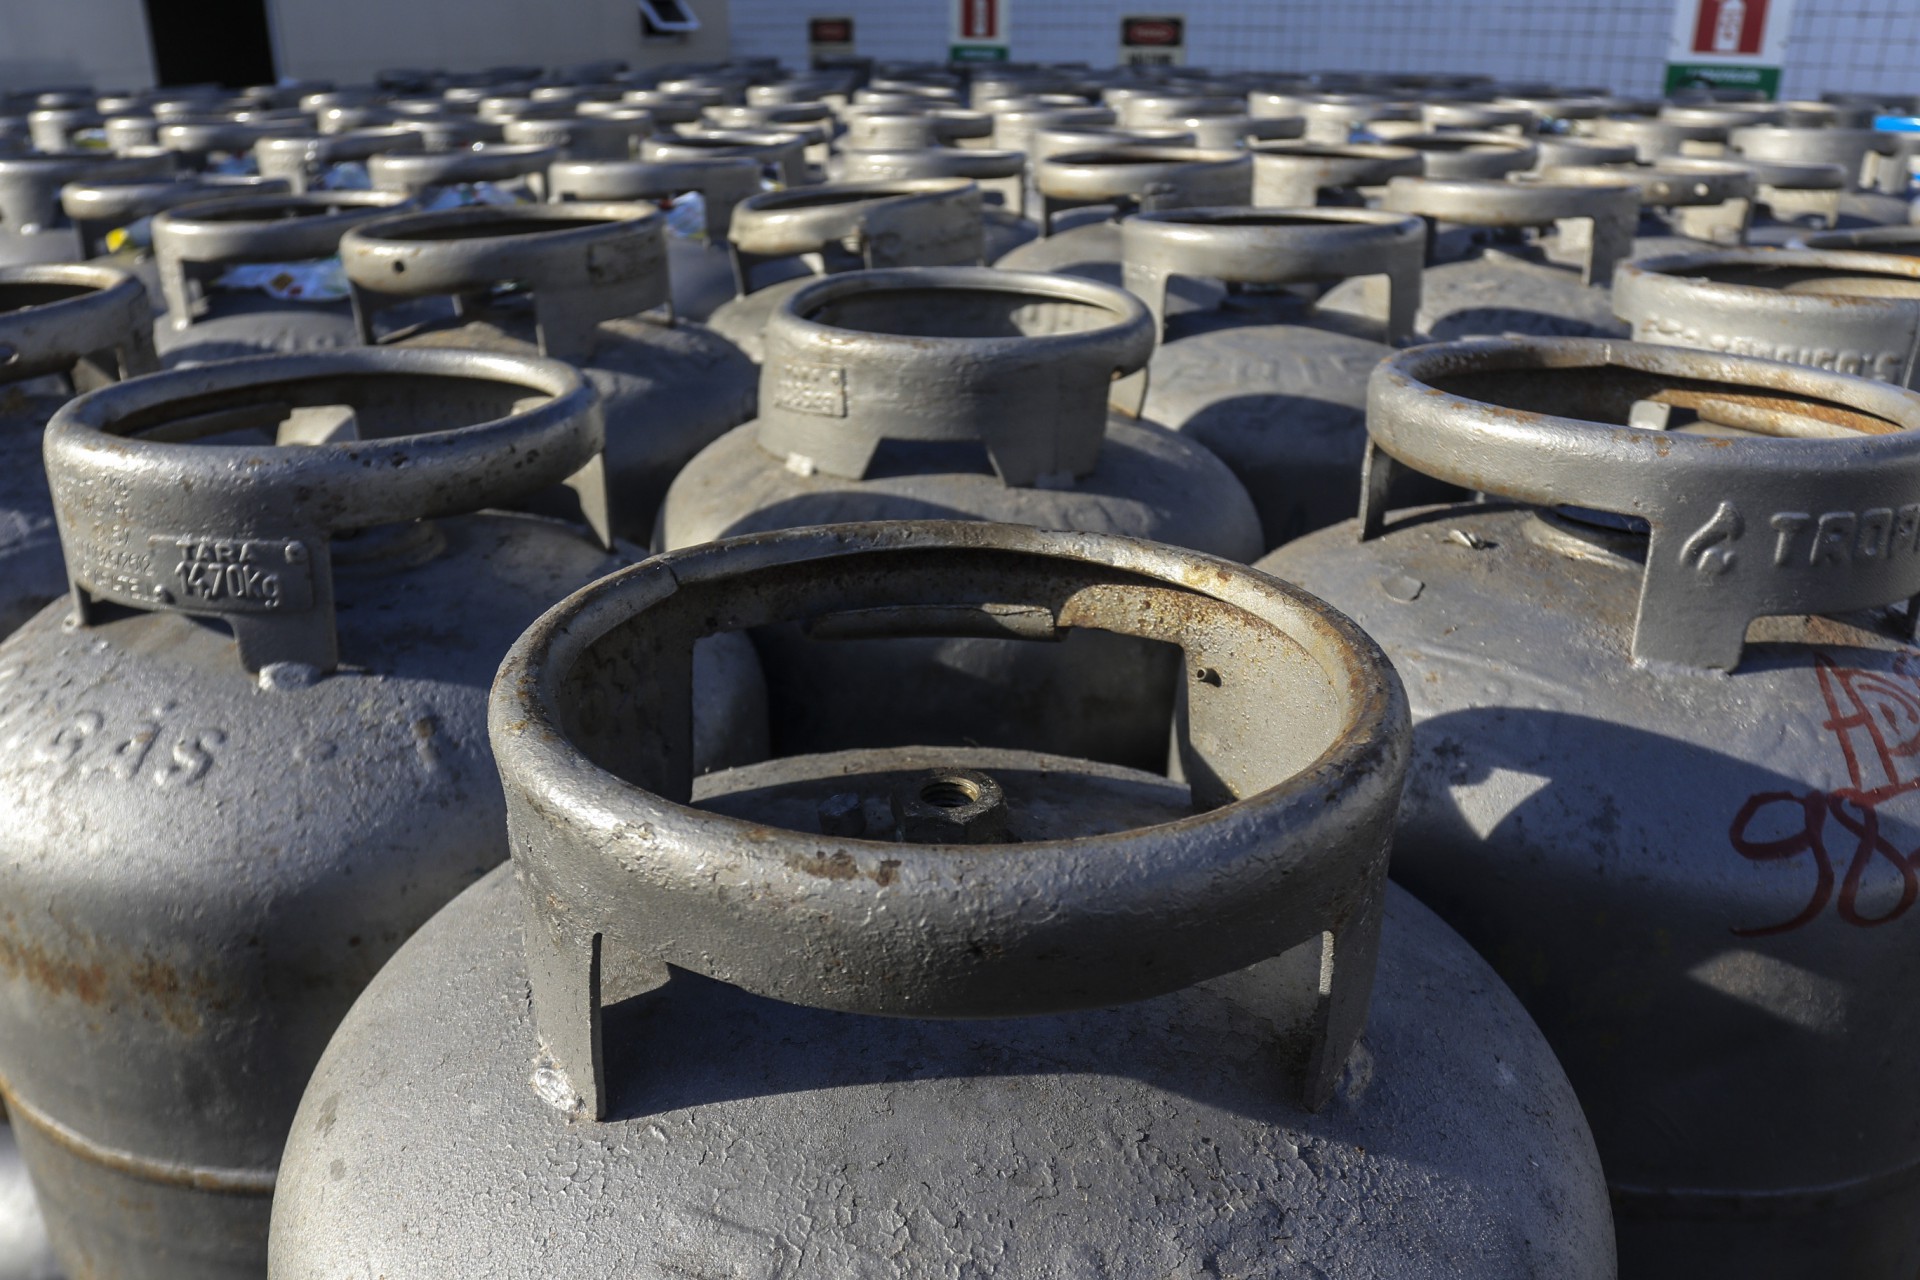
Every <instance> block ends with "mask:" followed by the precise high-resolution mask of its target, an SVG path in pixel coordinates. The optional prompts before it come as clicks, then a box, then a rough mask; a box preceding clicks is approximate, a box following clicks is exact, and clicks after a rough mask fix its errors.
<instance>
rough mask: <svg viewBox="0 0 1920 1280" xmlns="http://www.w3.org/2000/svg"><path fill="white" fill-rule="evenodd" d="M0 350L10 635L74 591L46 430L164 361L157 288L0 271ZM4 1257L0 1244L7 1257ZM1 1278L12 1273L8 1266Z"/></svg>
mask: <svg viewBox="0 0 1920 1280" xmlns="http://www.w3.org/2000/svg"><path fill="white" fill-rule="evenodd" d="M0 351H4V352H5V353H6V360H5V364H4V366H0V636H4V635H7V634H9V633H10V632H12V631H13V630H14V629H15V628H16V627H18V626H20V624H22V623H23V622H25V621H26V620H27V619H28V618H31V617H32V616H33V615H34V614H36V613H38V612H39V611H40V610H41V609H43V608H45V607H46V606H47V605H48V604H49V603H50V602H51V601H53V600H55V599H57V598H58V597H59V596H61V595H62V594H63V593H64V592H65V591H66V589H67V572H66V566H65V564H64V563H63V562H62V560H61V558H60V543H59V539H58V537H57V535H56V534H55V532H54V527H53V499H52V497H51V496H50V495H49V494H48V492H47V478H46V472H45V470H44V469H43V468H42V467H41V465H40V437H41V434H42V432H43V430H44V428H45V427H46V425H47V422H48V420H49V419H51V418H52V417H53V415H54V412H55V411H56V410H58V409H59V407H60V406H61V405H62V404H64V403H65V402H66V400H67V399H68V398H69V394H70V393H71V392H78V391H88V390H92V389H93V388H95V387H99V386H104V385H106V384H107V383H109V382H113V381H117V380H118V379H121V378H126V377H132V376H134V375H136V374H143V373H151V372H153V370H154V369H155V368H156V367H157V363H156V361H155V359H154V354H153V313H152V309H151V306H150V304H149V302H148V300H147V291H146V289H145V288H144V287H143V286H142V285H141V284H140V282H139V281H138V280H136V279H134V278H133V277H132V276H130V275H127V274H125V273H124V272H120V271H115V270H111V269H109V268H106V267H99V266H79V265H74V264H45V265H40V266H28V267H4V268H0ZM50 375H51V376H52V377H53V378H54V379H55V380H54V381H52V382H49V381H48V378H49V376H50ZM3 1218H4V1215H0V1220H3ZM4 1256H5V1251H4V1249H0V1259H4ZM0 1274H5V1271H4V1264H3V1262H0Z"/></svg>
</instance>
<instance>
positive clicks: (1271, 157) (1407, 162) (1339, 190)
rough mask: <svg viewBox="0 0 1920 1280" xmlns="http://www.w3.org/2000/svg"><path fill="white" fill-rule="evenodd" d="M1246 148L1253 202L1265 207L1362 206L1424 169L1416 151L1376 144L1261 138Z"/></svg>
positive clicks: (1422, 161)
mask: <svg viewBox="0 0 1920 1280" xmlns="http://www.w3.org/2000/svg"><path fill="white" fill-rule="evenodd" d="M1249 150H1250V151H1251V153H1252V156H1253V203H1255V204H1257V205H1259V206H1261V207H1262V208H1267V209H1307V208H1312V207H1314V206H1315V205H1323V204H1327V205H1348V206H1351V205H1361V204H1364V203H1365V202H1366V200H1367V198H1368V196H1369V194H1372V195H1374V196H1375V197H1376V198H1377V196H1378V194H1379V193H1380V192H1382V191H1384V190H1385V189H1386V185H1387V183H1388V182H1390V181H1392V180H1393V179H1395V178H1418V177H1420V176H1422V174H1423V173H1424V172H1425V161H1424V160H1423V158H1422V157H1421V155H1420V153H1419V152H1417V151H1415V150H1413V149H1412V148H1411V147H1396V146H1391V145H1388V144H1385V143H1378V142H1353V143H1341V144H1338V145H1334V144H1325V143H1311V142H1259V143H1255V144H1254V145H1253V146H1252V147H1251V148H1249Z"/></svg>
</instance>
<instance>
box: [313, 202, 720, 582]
mask: <svg viewBox="0 0 1920 1280" xmlns="http://www.w3.org/2000/svg"><path fill="white" fill-rule="evenodd" d="M664 223H665V218H664V217H662V215H661V214H659V213H658V212H656V211H655V210H654V209H653V208H651V207H650V206H647V205H641V204H614V203H579V204H547V205H528V206H515V207H512V208H494V207H488V206H483V205H474V206H469V207H467V208H459V209H447V210H443V211H441V212H437V213H406V214H396V215H394V216H393V217H390V218H382V219H379V220H377V221H373V222H369V223H365V224H363V225H361V226H358V227H355V228H354V229H353V230H352V231H350V232H348V233H347V235H346V236H344V237H343V238H342V239H341V242H340V257H341V262H342V264H343V265H344V266H345V268H346V274H347V280H348V282H349V283H350V285H351V287H352V292H353V308H354V312H355V314H356V316H357V317H358V322H359V330H360V335H361V337H362V338H363V339H364V340H365V341H367V342H373V341H376V340H377V339H378V340H381V341H387V342H390V343H397V344H399V345H404V346H408V347H431V348H462V349H470V350H480V351H498V352H508V353H515V354H520V353H526V354H531V353H534V352H538V353H539V354H541V355H544V356H551V357H554V358H556V359H561V360H567V361H570V362H571V363H573V364H576V365H578V366H579V367H580V368H581V369H583V370H584V371H585V372H586V375H587V378H588V380H589V381H590V382H592V383H593V385H594V386H595V388H596V389H597V390H598V391H599V393H600V397H601V404H602V409H603V412H604V413H605V416H606V423H607V449H606V459H607V463H606V465H607V475H608V485H609V487H610V489H611V490H612V492H613V495H614V498H615V522H614V528H615V531H616V532H617V533H618V534H619V535H620V536H621V537H623V538H627V539H630V540H632V541H634V542H637V543H642V544H644V543H645V542H646V540H647V539H648V537H649V536H650V535H651V534H652V531H653V522H654V514H655V511H656V510H657V508H658V506H659V503H660V499H661V497H662V496H663V495H664V494H665V493H666V491H667V483H668V481H670V480H672V479H673V476H674V473H676V472H677V471H679V470H680V468H681V467H682V466H683V465H685V464H686V462H687V460H688V459H689V458H691V457H693V455H694V454H695V453H697V452H699V451H700V449H701V448H702V447H703V446H705V445H706V444H708V443H709V442H711V441H713V440H715V439H716V438H718V437H719V436H720V435H721V434H722V433H724V432H726V431H727V430H728V429H729V428H732V427H735V426H738V425H739V424H741V423H743V422H745V421H746V420H747V419H749V418H751V417H752V416H753V406H754V396H755V384H756V376H755V374H756V371H755V369H754V367H753V362H752V361H750V360H748V359H747V358H746V356H745V355H743V354H741V351H740V349H739V348H738V347H736V346H734V345H733V344H732V343H731V342H728V341H727V340H726V339H725V338H722V337H720V336H719V335H718V334H716V333H714V332H713V331H712V330H711V329H708V328H706V327H705V326H704V325H700V324H696V323H694V322H692V321H688V320H682V319H680V318H678V317H676V316H675V315H674V313H673V309H672V305H671V294H670V290H669V287H668V274H667V256H666V254H667V250H666V239H665V235H664ZM508 284H511V285H513V286H514V288H513V290H512V291H511V292H491V291H493V290H496V289H497V288H498V287H499V286H503V285H508ZM444 297H453V298H455V299H457V300H458V306H459V310H458V312H457V314H455V315H453V316H450V317H446V318H443V319H438V320H429V321H425V322H422V323H418V324H414V325H411V326H409V327H408V328H407V329H406V330H405V331H404V332H401V333H398V334H395V335H390V336H388V337H384V338H382V337H380V335H379V330H378V320H379V316H380V314H381V313H382V312H384V311H385V310H387V309H388V308H390V307H393V306H395V305H396V304H405V303H408V302H414V301H417V300H419V299H426V298H444ZM656 308H661V309H662V310H660V311H659V313H658V314H657V315H651V316H650V315H645V314H643V313H646V312H653V311H654V310H655V309H656Z"/></svg>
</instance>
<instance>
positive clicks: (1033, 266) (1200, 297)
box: [996, 146, 1253, 310]
mask: <svg viewBox="0 0 1920 1280" xmlns="http://www.w3.org/2000/svg"><path fill="white" fill-rule="evenodd" d="M1029 167H1030V169H1031V171H1032V178H1033V184H1034V188H1035V191H1036V192H1037V197H1038V200H1039V207H1038V209H1037V210H1036V211H1035V218H1036V220H1037V221H1038V222H1039V224H1040V229H1041V235H1042V238H1041V239H1039V240H1035V241H1034V242H1033V243H1031V244H1025V245H1021V246H1020V247H1019V248H1018V249H1015V250H1013V251H1012V252H1011V253H1008V254H1006V255H1005V256H1003V257H1002V258H1001V259H1000V260H999V262H998V263H997V264H996V265H998V266H1000V267H1003V268H1005V269H1006V270H1009V271H1050V272H1059V273H1064V274H1066V275H1074V276H1082V277H1084V278H1086V279H1088V280H1097V281H1099V282H1101V283H1102V284H1119V283H1120V256H1121V248H1120V219H1121V218H1122V217H1124V216H1125V215H1126V214H1129V213H1133V212H1136V211H1139V210H1149V211H1150V210H1155V209H1196V208H1215V207H1220V206H1228V205H1245V204H1248V203H1251V201H1252V198H1253V161H1252V159H1251V158H1250V155H1249V153H1248V152H1247V151H1244V150H1237V151H1203V150H1200V149H1198V148H1194V147H1153V146H1114V147H1099V148H1094V149H1090V150H1085V151H1069V152H1063V153H1060V154H1056V155H1051V156H1047V157H1045V158H1044V159H1036V160H1035V161H1034V162H1033V163H1032V164H1031V165H1030V166H1029ZM1069 210H1078V211H1083V212H1080V213H1078V214H1077V216H1075V215H1069V216H1070V217H1073V219H1074V223H1075V225H1072V226H1068V227H1064V229H1063V227H1062V225H1061V224H1059V223H1057V221H1056V219H1057V218H1058V217H1059V216H1060V215H1061V214H1062V213H1064V212H1067V211H1069ZM1218 298H1219V294H1218V292H1217V290H1216V289H1215V288H1214V287H1213V286H1211V285H1209V286H1207V287H1205V288H1196V287H1194V284H1193V283H1192V282H1182V283H1181V286H1180V287H1179V289H1178V290H1177V291H1176V294H1175V299H1176V309H1177V310H1185V309H1186V308H1188V307H1193V306H1203V307H1205V306H1212V305H1214V304H1215V303H1216V302H1217V301H1218Z"/></svg>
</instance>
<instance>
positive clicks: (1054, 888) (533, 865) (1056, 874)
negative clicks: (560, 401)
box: [489, 522, 1409, 1117]
mask: <svg viewBox="0 0 1920 1280" xmlns="http://www.w3.org/2000/svg"><path fill="white" fill-rule="evenodd" d="M791 620H807V621H809V622H811V623H814V624H824V623H827V622H829V621H839V620H846V621H850V622H852V623H854V624H855V625H856V626H857V627H858V628H859V629H861V630H862V632H863V633H882V632H884V633H893V634H947V635H953V634H960V635H984V634H991V635H996V636H1001V637H1006V638H1024V639H1035V640H1040V639H1049V638H1057V637H1058V636H1059V635H1060V633H1061V631H1062V630H1063V629H1070V628H1075V627H1088V628H1093V629H1096V630H1107V631H1115V632H1119V633H1122V634H1130V635H1139V636H1146V637H1150V638H1152V639H1155V640H1161V641H1166V642H1169V643H1172V644H1176V645H1179V646H1180V647H1181V648H1182V649H1184V650H1185V660H1186V665H1187V668H1188V670H1189V672H1190V676H1191V678H1190V680H1189V681H1188V699H1187V712H1186V715H1185V717H1183V721H1182V723H1181V724H1180V725H1179V726H1177V728H1178V742H1179V749H1180V752H1181V758H1182V761H1183V763H1184V766H1185V773H1186V776H1187V777H1188V778H1189V779H1191V780H1192V789H1193V801H1194V808H1195V810H1196V812H1195V813H1194V814H1193V815H1192V816H1190V817H1186V818H1181V819H1178V820H1176V821H1173V822H1169V823H1165V824H1162V825H1158V826H1152V827H1144V828H1137V829H1134V830H1130V831H1122V832H1117V833H1112V834H1105V835H1099V836H1093V837H1084V838H1077V839H1061V840H1048V841H1036V842H1032V843H1025V844H997V845H991V846H980V845H970V844H966V845H953V844H891V843H884V842H876V841H870V840H864V839H857V838H852V837H841V836H824V835H822V834H820V833H818V832H801V831H788V830H780V829H774V828H769V827H766V826H763V825H759V824H755V823H750V822H745V821H741V820H737V819H733V818H728V817H724V816H722V815H718V814H713V813H707V812H703V811H700V810H697V809H693V808H691V807H689V797H690V795H691V789H692V765H691V750H690V746H689V743H690V739H691V721H692V711H691V706H690V699H689V695H688V689H689V687H690V683H691V682H690V678H689V676H688V672H689V671H690V669H691V662H692V656H691V655H692V646H693V643H694V641H695V640H696V639H698V638H700V637H701V636H703V635H705V634H708V633H711V632H714V631H719V630H734V629H739V628H744V627H752V626H761V625H766V624H770V623H775V622H782V621H791ZM489 732H490V736H491V739H492V742H493V748H494V754H495V759H496V760H497V761H498V762H499V766H500V773H501V777H502V780H503V781H504V783H505V787H506V792H507V808H508V826H509V830H510V833H511V838H512V840H511V842H512V848H513V858H514V863H515V868H516V870H517V872H518V875H519V878H520V882H521V884H522V885H523V886H524V888H525V891H526V900H527V908H528V916H527V920H528V928H527V933H526V946H527V958H528V970H529V974H530V977H531V979H532V992H533V1010H534V1020H535V1024H536V1026H537V1028H538V1031H539V1034H540V1037H541V1039H542V1041H543V1042H544V1045H545V1048H546V1050H547V1052H548V1053H549V1054H550V1056H551V1060H552V1064H553V1066H554V1067H555V1068H556V1069H557V1070H558V1071H560V1072H562V1073H564V1075H565V1078H566V1080H567V1082H568V1083H569V1084H570V1085H571V1088H572V1091H573V1092H574V1093H575V1094H576V1095H577V1096H578V1099H579V1104H580V1110H582V1111H583V1112H584V1114H585V1115H587V1116H588V1117H599V1116H601V1115H603V1114H604V1111H605V1106H606V1102H607V1097H608V1090H607V1081H606V1072H605V1067H604V1060H603V1057H602V1053H601V1046H600V1041H601V1005H602V987H601V973H602V972H603V967H604V969H606V970H614V969H616V968H617V970H618V971H619V972H621V973H622V974H625V975H630V976H631V977H632V978H633V981H634V985H638V986H640V988H641V989H642V990H645V989H648V988H650V987H651V986H657V985H659V984H662V983H664V982H665V981H666V980H667V969H666V966H668V965H676V966H680V967H683V968H687V969H691V970H694V971H696V972H700V973H704V974H707V975H709V976H712V977H714V978H717V979H720V980H722V981H725V982H729V983H733V984H735V985H737V986H740V987H743V988H745V989H747V990H749V991H753V992H756V993H758V994H760V995H763V996H767V997H770V998H773V999H778V1000H784V1001H790V1002H793V1003H798V1004H805V1005H811V1006H817V1007H824V1008H832V1009H842V1010H848V1011H856V1012H862V1013H874V1014H893V1015H900V1016H907V1017H919V1018H954V1017H1012V1016H1023V1015H1036V1014H1045V1013H1053V1012H1059V1011H1064V1010H1068V1009H1076V1008H1087V1007H1098V1006H1101V1005H1107V1004H1114V1003H1119V1002H1122V1001H1129V1000H1138V999H1144V998H1148V997H1151V996H1154V995H1158V994H1162V993H1164V992H1167V991H1170V990H1175V989H1178V988H1181V987H1184V986H1187V985H1190V984H1192V983H1194V982H1198V981H1202V980H1204V979H1206V978H1209V977H1213V976H1217V975H1219V974H1221V973H1226V972H1230V971H1233V970H1236V969H1240V968H1244V967H1245V966H1247V965H1249V964H1252V963H1254V962H1256V961H1258V960H1261V959H1263V958H1266V957H1268V956H1272V955H1276V954H1279V953H1280V952H1282V951H1285V950H1288V949H1290V948H1292V947H1293V946H1295V945H1298V944H1300V943H1303V942H1309V941H1312V940H1314V939H1316V938H1319V939H1321V945H1322V952H1321V967H1320V969H1319V982H1320V984H1321V991H1322V998H1321V1006H1320V1010H1319V1017H1318V1019H1317V1026H1316V1028H1315V1030H1316V1035H1315V1040H1316V1043H1315V1045H1314V1047H1313V1051H1312V1054H1311V1058H1310V1063H1309V1068H1308V1074H1307V1080H1306V1088H1305V1091H1304V1092H1305V1095H1306V1101H1307V1104H1308V1105H1310V1106H1319V1105H1321V1104H1322V1103H1323V1102H1324V1101H1325V1100H1326V1099H1327V1098H1328V1096H1329V1095H1330V1092H1331V1090H1332V1086H1333V1084H1334V1081H1335V1079H1336V1078H1337V1076H1338V1074H1339V1072H1340V1069H1341V1066H1342V1064H1343V1063H1344V1062H1345V1060H1346V1057H1347V1055H1348V1053H1349V1051H1350V1050H1351V1048H1352V1046H1353V1044H1354V1042H1355V1040H1356V1038H1357V1037H1358V1035H1359V1033H1360V1031H1361V1029H1362V1027H1363V1026H1364V1023H1365V1014H1366V1005H1367V1001H1368V996H1369V989H1370V986H1371V981H1372V970H1373V960H1374V956H1375V953H1376V950H1377V938H1378V921H1379V918H1380V910H1381V895H1382V893H1383V891H1384V888H1385V880H1384V877H1385V872H1386V856H1385V855H1386V846H1387V842H1388V840H1389V838H1390V833H1391V826H1392V819H1393V813H1394V809H1395V807H1396V802H1397V797H1398V794H1399V791H1400V786H1401V782H1402V778H1403V776H1404V771H1405V764H1406V756H1407V751H1408V745H1407V744H1408V737H1409V728H1408V713H1407V708H1406V702H1405V694H1404V692H1403V691H1402V690H1401V689H1400V686H1399V682H1398V680H1397V679H1396V678H1395V676H1394V675H1393V672H1392V669H1391V667H1390V666H1389V665H1388V663H1387V661H1386V659H1385V657H1384V656H1383V655H1382V654H1381V653H1380V651H1379V649H1378V648H1377V647H1376V646H1375V645H1374V643H1373V641H1372V640H1370V639H1369V638H1368V637H1367V636H1366V635H1365V634H1364V633H1362V632H1361V631H1360V630H1359V628H1358V627H1356V626H1355V625H1354V624H1353V623H1352V622H1350V621H1349V620H1347V619H1346V618H1345V617H1343V616H1341V615H1340V614H1338V613H1336V612H1335V611H1334V610H1332V609H1331V608H1329V607H1328V606H1327V605H1325V604H1323V603H1321V602H1320V601H1318V600H1315V599H1314V598H1312V597H1311V596H1308V595H1306V594H1304V593H1303V592H1300V591H1299V590H1297V589H1296V588H1294V587H1291V586H1288V585H1287V584H1285V583H1282V582H1280V581H1277V580H1276V579H1273V578H1270V577H1267V576H1266V575H1264V574H1260V573H1256V572H1253V571H1252V570H1249V569H1248V568H1246V566H1244V565H1239V564H1234V563H1232V562H1229V561H1226V560H1219V559H1215V558H1213V557H1209V556H1204V555H1199V554H1196V553H1193V552H1189V551H1183V550H1177V549H1175V548H1172V547H1165V546H1159V545H1155V544H1152V543H1146V542H1139V541H1135V540H1132V539H1125V538H1117V537H1111V536H1098V535H1090V534H1073V533H1050V532H1043V531H1041V530H1038V529H1032V528H1027V527H1024V526H1016V525H996V524H983V523H975V522H925V523H921V522H902V523H892V524H851V525H835V526H829V527H825V528H814V529H799V530H788V531H783V532H780V533H773V534H766V535H760V536H756V537H748V538H734V539H729V540H726V541H722V542H718V543H709V544H706V545H703V546H700V547H695V548H691V549H688V550H685V551H676V552H671V553H668V554H666V555H663V556H656V557H654V558H653V559H651V560H648V561H646V562H645V563H643V564H641V565H637V566H635V567H634V568H632V569H628V570H625V571H623V572H621V573H618V574H615V575H613V576H611V577H608V578H605V579H602V580H601V581H600V582H598V583H596V584H595V585H593V586H591V587H588V588H586V589H585V590H583V591H580V592H577V593H575V594H574V595H573V596H571V597H570V598H569V599H567V600H566V601H565V602H563V603H562V604H560V605H559V606H557V607H556V608H554V609H553V610H551V611H549V612H548V613H547V614H546V616H545V617H543V618H541V619H540V620H539V621H538V622H536V623H535V624H534V625H533V627H532V628H531V629H530V630H529V631H528V632H527V633H526V634H525V635H524V636H523V637H522V638H521V639H520V641H519V642H518V643H517V644H516V645H515V646H514V648H513V650H512V651H511V652H510V653H509V654H508V655H507V659H506V661H505V663H504V664H503V665H502V667H501V669H500V675H499V678H498V679H497V680H496V681H495V683H494V688H493V695H492V702H491V706H490V709H489ZM671 1048H672V1046H670V1045H663V1046H660V1051H661V1052H670V1051H671Z"/></svg>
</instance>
